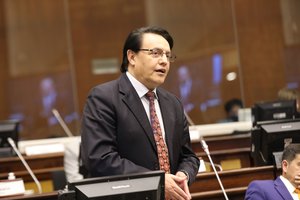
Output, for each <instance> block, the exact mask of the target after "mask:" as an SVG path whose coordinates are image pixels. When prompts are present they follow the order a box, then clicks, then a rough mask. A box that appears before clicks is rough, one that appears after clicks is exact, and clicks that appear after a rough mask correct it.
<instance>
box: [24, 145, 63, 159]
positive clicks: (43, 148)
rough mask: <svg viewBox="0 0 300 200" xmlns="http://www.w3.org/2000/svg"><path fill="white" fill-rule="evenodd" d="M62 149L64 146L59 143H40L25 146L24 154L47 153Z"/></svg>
mask: <svg viewBox="0 0 300 200" xmlns="http://www.w3.org/2000/svg"><path fill="white" fill-rule="evenodd" d="M64 150H65V146H64V145H63V144H60V143H53V144H42V145H34V146H27V147H25V154H26V155H27V156H31V155H40V154H48V153H59V152H64Z"/></svg>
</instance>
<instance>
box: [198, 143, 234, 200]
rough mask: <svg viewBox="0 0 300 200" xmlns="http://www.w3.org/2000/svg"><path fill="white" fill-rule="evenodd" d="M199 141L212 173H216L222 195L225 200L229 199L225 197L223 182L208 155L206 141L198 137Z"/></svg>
mask: <svg viewBox="0 0 300 200" xmlns="http://www.w3.org/2000/svg"><path fill="white" fill-rule="evenodd" d="M200 143H201V146H202V148H203V150H204V151H205V153H206V155H207V157H208V159H209V162H210V164H211V166H212V168H213V170H214V173H215V175H216V177H217V180H218V182H219V185H220V187H221V190H222V192H223V195H224V197H225V199H226V200H229V199H228V197H227V194H226V192H225V189H224V187H223V184H222V182H221V179H220V177H219V174H218V172H217V170H216V168H215V165H214V163H213V161H212V159H211V157H210V153H209V150H208V146H207V144H206V142H205V141H204V140H203V139H200Z"/></svg>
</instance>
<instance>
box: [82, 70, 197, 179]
mask: <svg viewBox="0 0 300 200" xmlns="http://www.w3.org/2000/svg"><path fill="white" fill-rule="evenodd" d="M157 96H158V101H159V105H160V109H161V113H162V118H163V122H164V128H165V134H166V135H165V136H166V143H167V146H168V150H169V157H170V166H171V173H172V174H175V173H176V172H177V171H180V170H181V171H186V172H187V173H188V174H189V177H190V181H191V182H192V181H193V180H194V179H195V177H196V174H197V172H198V167H199V159H198V158H197V157H196V155H195V154H194V152H193V151H192V149H191V144H190V136H189V130H188V124H187V120H186V118H185V115H184V111H183V107H182V105H181V103H180V101H179V100H178V98H177V97H175V96H174V95H173V94H171V93H169V92H167V91H166V90H163V89H162V88H157ZM81 142H82V148H81V149H82V151H81V155H82V160H83V164H84V166H85V167H86V168H87V170H88V172H89V176H90V177H98V176H110V175H120V174H129V173H139V172H146V171H152V170H159V163H158V159H157V149H156V144H155V140H154V136H153V132H152V128H151V125H150V122H149V119H148V117H147V114H146V112H145V108H144V107H143V104H142V102H141V100H140V98H139V96H138V94H137V92H136V91H135V89H134V87H133V86H132V84H131V82H130V81H129V79H128V77H127V76H126V74H125V73H123V74H122V75H121V76H120V78H119V79H117V80H114V81H111V82H108V83H104V84H102V85H98V86H96V87H95V88H93V89H92V90H91V92H90V94H89V96H88V98H87V101H86V105H85V108H84V111H83V118H82V127H81Z"/></svg>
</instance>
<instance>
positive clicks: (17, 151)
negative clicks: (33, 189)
mask: <svg viewBox="0 0 300 200" xmlns="http://www.w3.org/2000/svg"><path fill="white" fill-rule="evenodd" d="M7 141H8V142H9V144H10V145H11V147H12V148H13V150H14V151H15V152H16V154H17V155H18V157H19V158H20V160H21V161H22V163H23V165H24V166H25V168H26V169H27V171H28V172H29V174H30V176H31V177H32V179H33V180H34V182H35V184H36V186H37V188H38V191H39V194H41V193H42V187H41V184H40V182H39V181H38V179H37V178H36V176H35V175H34V173H33V172H32V170H31V169H30V167H29V165H28V164H27V162H26V161H25V159H24V158H23V156H22V155H21V153H20V151H19V150H18V149H17V147H16V144H15V142H14V141H13V139H11V138H10V137H9V138H7Z"/></svg>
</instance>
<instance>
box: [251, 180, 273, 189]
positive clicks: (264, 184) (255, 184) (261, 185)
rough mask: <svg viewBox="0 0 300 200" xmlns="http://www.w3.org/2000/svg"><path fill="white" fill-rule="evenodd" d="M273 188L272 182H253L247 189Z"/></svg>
mask: <svg viewBox="0 0 300 200" xmlns="http://www.w3.org/2000/svg"><path fill="white" fill-rule="evenodd" d="M268 187H274V180H255V181H252V182H251V183H250V184H249V187H248V188H263V189H266V188H268Z"/></svg>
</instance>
